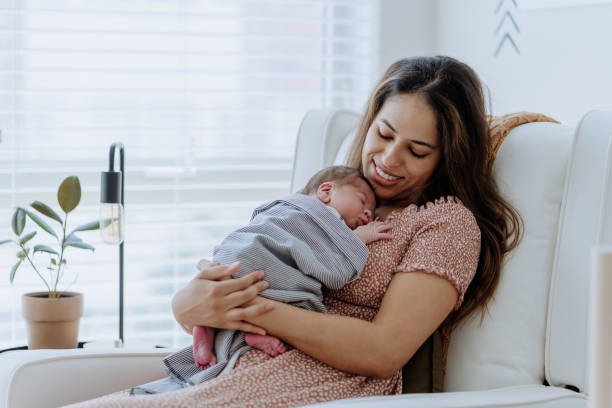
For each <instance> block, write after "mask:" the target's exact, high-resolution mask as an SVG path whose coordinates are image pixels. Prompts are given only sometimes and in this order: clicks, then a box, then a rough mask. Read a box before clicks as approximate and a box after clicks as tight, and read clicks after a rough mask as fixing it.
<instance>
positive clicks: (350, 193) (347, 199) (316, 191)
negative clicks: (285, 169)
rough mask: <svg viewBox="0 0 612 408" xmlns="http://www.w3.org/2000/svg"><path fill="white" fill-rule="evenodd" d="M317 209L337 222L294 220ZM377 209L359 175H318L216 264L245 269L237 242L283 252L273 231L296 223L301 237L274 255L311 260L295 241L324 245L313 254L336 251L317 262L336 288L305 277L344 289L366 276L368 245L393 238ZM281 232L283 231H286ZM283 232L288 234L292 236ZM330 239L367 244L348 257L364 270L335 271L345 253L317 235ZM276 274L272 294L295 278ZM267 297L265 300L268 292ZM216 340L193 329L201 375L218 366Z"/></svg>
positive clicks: (270, 209) (261, 218)
mask: <svg viewBox="0 0 612 408" xmlns="http://www.w3.org/2000/svg"><path fill="white" fill-rule="evenodd" d="M305 203H306V204H305ZM321 204H323V205H321ZM313 206H314V208H315V209H316V210H321V209H322V210H323V211H327V214H326V215H332V217H329V218H331V220H332V221H331V222H328V221H329V220H317V217H316V215H315V216H312V214H311V216H308V215H306V216H304V214H302V215H301V216H299V217H296V215H295V214H294V213H295V212H300V213H308V212H309V211H310V210H309V207H313ZM286 207H289V208H286ZM318 207H320V208H318ZM375 207H376V199H375V196H374V192H373V191H372V188H371V187H370V185H369V183H368V181H366V179H365V178H363V177H362V176H361V174H360V173H359V172H358V171H357V170H356V169H353V168H350V167H345V166H332V167H328V168H325V169H323V170H321V171H319V172H318V173H316V174H315V175H314V176H313V177H312V178H311V179H310V180H309V182H308V183H307V185H306V187H304V188H303V189H302V190H300V191H299V194H297V195H292V196H288V197H285V198H283V199H280V200H276V201H273V202H271V203H267V204H265V205H263V206H262V207H259V208H258V209H257V210H255V212H254V214H253V217H252V219H251V223H250V224H249V226H250V227H251V228H250V229H249V230H248V231H245V230H244V229H240V230H238V231H237V234H235V233H232V234H230V236H228V238H226V239H225V240H224V241H223V242H222V243H221V245H220V246H218V247H217V248H215V253H214V256H213V260H214V261H215V262H216V263H219V264H227V263H228V262H229V261H235V260H240V261H242V263H243V264H244V263H245V260H244V259H243V256H244V255H245V251H244V245H236V242H237V241H242V242H244V241H245V240H246V241H250V240H251V239H259V240H260V241H261V243H262V245H263V247H262V248H260V249H263V250H265V251H266V252H267V251H268V250H269V249H270V247H273V248H274V247H278V246H279V244H278V240H279V239H278V237H281V236H282V233H279V229H278V228H274V227H271V225H277V226H278V225H280V224H282V223H287V222H291V220H292V222H293V223H295V225H297V227H298V228H299V230H297V231H296V232H297V234H295V233H294V232H291V231H289V234H290V235H293V236H292V237H289V238H288V237H281V238H280V240H281V241H282V243H281V245H280V246H281V247H285V248H283V249H282V250H281V251H280V252H277V251H276V250H278V248H274V249H273V252H277V254H278V255H279V256H283V257H286V256H290V257H295V256H298V257H300V256H302V257H306V258H308V257H309V255H310V254H309V253H308V251H304V249H305V248H304V247H305V245H304V240H303V239H302V237H300V236H298V237H295V235H306V236H308V241H309V242H308V243H306V245H311V246H312V245H313V244H314V245H316V244H319V245H317V246H318V247H316V248H310V251H312V252H313V253H316V254H321V253H322V252H323V253H324V252H329V251H330V250H331V252H332V253H333V254H332V256H330V257H327V256H326V255H323V256H318V257H319V262H320V263H322V265H321V266H322V267H323V269H325V270H326V271H324V273H328V274H330V273H333V274H334V275H335V276H333V277H331V278H333V279H332V280H334V281H335V282H328V280H329V278H330V277H321V276H316V274H312V273H309V271H304V270H302V268H298V269H300V270H301V271H302V272H305V273H307V274H310V275H311V276H313V277H314V278H315V279H319V280H320V282H321V283H323V284H324V285H325V286H328V285H330V286H331V287H332V288H334V289H339V288H340V287H342V286H344V284H346V283H348V282H350V281H352V280H354V279H356V278H357V277H358V275H359V273H360V272H361V269H362V268H363V264H364V263H365V258H366V256H367V248H366V247H365V244H369V243H371V242H374V241H377V240H379V239H390V238H391V235H390V234H389V230H390V228H391V227H390V226H388V225H387V224H385V223H382V222H379V221H375V222H372V220H373V215H374V208H375ZM339 221H340V222H339ZM321 222H323V223H325V224H326V225H327V227H329V228H328V229H329V230H330V231H331V232H330V231H325V230H324V229H322V228H320V226H318V225H317V224H318V223H321ZM253 225H258V227H255V228H252V227H253ZM347 227H348V228H347ZM281 229H283V228H282V227H281ZM283 232H284V234H287V231H283ZM330 233H331V234H339V235H338V236H336V237H334V239H335V240H338V241H342V242H343V243H342V245H353V246H358V245H356V244H355V243H354V242H352V243H351V241H355V238H357V239H358V240H359V241H360V243H362V244H363V245H362V246H361V247H360V248H356V249H355V248H352V249H350V248H349V249H345V252H347V253H346V254H345V255H348V256H353V252H354V251H357V252H360V254H359V255H360V258H361V259H359V260H358V262H357V265H358V267H359V269H358V270H355V265H350V263H349V264H348V265H346V268H345V269H346V272H348V273H346V272H345V273H343V274H335V273H334V270H336V269H337V268H338V261H337V258H338V256H339V255H338V252H343V249H342V248H340V249H339V248H335V247H333V246H332V247H331V248H330V247H328V246H327V245H325V244H324V242H325V239H324V238H323V237H321V238H318V237H317V235H321V236H324V235H328V234H330ZM266 235H271V236H276V239H272V240H270V241H269V242H266V241H268V240H266V238H265V237H266ZM249 246H250V248H249V251H250V252H252V253H251V254H249V255H248V257H249V258H253V257H256V258H259V261H260V262H259V264H258V268H257V269H268V268H267V266H269V265H267V263H266V261H265V260H264V259H265V257H262V256H261V255H260V254H259V253H258V251H257V248H256V247H253V246H252V245H250V244H249ZM291 247H293V248H291ZM287 249H288V250H287ZM228 252H229V254H228ZM228 255H229V257H228ZM241 255H242V256H241ZM354 260H357V259H354ZM247 262H248V261H247ZM284 262H285V263H290V264H292V266H293V267H295V266H297V264H299V263H300V262H299V261H296V260H291V261H290V262H287V260H285V261H284ZM345 263H346V262H345ZM252 267H255V266H252ZM250 271H252V270H251V269H249V272H250ZM310 272H312V271H310ZM272 273H273V270H266V280H267V281H268V282H269V283H270V289H271V290H274V289H286V288H282V287H278V286H276V285H274V282H275V280H282V279H290V278H288V277H283V276H278V277H276V278H277V279H274V278H275V277H273V276H271V275H272ZM282 273H283V272H281V274H282ZM309 280H310V279H309ZM318 289H320V284H319V285H318ZM268 290H269V289H268ZM263 295H264V296H265V292H264V293H263ZM318 296H319V301H320V300H321V299H320V297H321V294H320V293H318ZM291 297H292V296H288V299H287V300H288V301H292V300H296V299H291ZM292 303H294V302H292ZM315 309H319V310H320V309H321V307H315ZM323 309H324V308H323ZM214 338H215V329H214V328H210V327H202V326H196V327H194V328H193V357H194V361H195V363H196V365H197V366H198V367H199V368H200V369H206V368H208V367H210V366H213V365H215V364H216V363H217V358H216V356H215V354H214V353H213V344H214V343H215V339H214ZM244 340H245V341H246V344H248V345H249V346H251V347H254V348H257V349H260V350H262V351H264V352H266V353H268V354H269V355H271V356H276V355H279V354H282V353H284V352H285V347H284V345H283V343H282V341H280V340H279V339H278V338H276V337H273V336H268V335H265V336H264V335H259V334H252V333H247V334H246V335H245V338H244Z"/></svg>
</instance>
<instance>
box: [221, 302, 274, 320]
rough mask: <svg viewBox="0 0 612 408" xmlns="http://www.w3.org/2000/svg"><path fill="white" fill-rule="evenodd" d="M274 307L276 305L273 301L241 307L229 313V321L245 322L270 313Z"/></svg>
mask: <svg viewBox="0 0 612 408" xmlns="http://www.w3.org/2000/svg"><path fill="white" fill-rule="evenodd" d="M273 307H274V303H273V302H272V301H269V300H267V301H263V302H258V303H256V304H254V305H251V306H248V307H239V308H234V309H232V310H230V311H228V312H227V315H226V316H227V318H228V320H232V321H245V320H249V319H252V318H255V317H257V316H261V315H262V314H264V313H266V312H268V311H270V310H271V309H272V308H273Z"/></svg>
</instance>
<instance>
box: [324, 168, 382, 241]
mask: <svg viewBox="0 0 612 408" xmlns="http://www.w3.org/2000/svg"><path fill="white" fill-rule="evenodd" d="M332 185H333V187H332V189H331V191H330V195H329V202H328V203H327V205H329V206H330V207H334V208H335V209H336V210H337V211H338V212H339V213H340V215H341V216H342V218H343V219H344V222H345V223H346V225H348V227H349V228H350V229H355V228H357V227H359V226H362V225H365V224H367V223H369V222H370V221H372V217H373V216H374V208H375V207H376V198H375V197H374V192H373V191H372V189H371V188H370V186H368V183H366V182H365V181H364V180H362V179H361V178H359V177H357V178H355V180H353V182H351V183H349V184H338V183H332Z"/></svg>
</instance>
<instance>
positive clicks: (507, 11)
mask: <svg viewBox="0 0 612 408" xmlns="http://www.w3.org/2000/svg"><path fill="white" fill-rule="evenodd" d="M517 7H518V4H517V3H516V0H500V1H499V3H497V7H496V8H495V15H496V16H497V17H498V19H499V23H498V24H497V29H496V30H495V36H496V37H497V38H499V42H498V45H497V49H496V50H495V54H494V55H495V57H497V56H498V55H499V53H500V52H501V50H502V49H503V48H504V47H505V48H509V47H512V49H514V51H515V52H516V54H517V55H520V54H521V52H520V51H519V48H518V46H517V45H516V42H515V41H514V38H513V37H512V35H513V34H514V36H515V37H516V35H517V34H519V33H520V32H521V30H520V28H519V26H518V24H517V23H516V19H515V18H514V16H513V15H512V12H513V11H516V8H517ZM506 44H508V45H506Z"/></svg>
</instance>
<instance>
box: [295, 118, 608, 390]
mask: <svg viewBox="0 0 612 408" xmlns="http://www.w3.org/2000/svg"><path fill="white" fill-rule="evenodd" d="M358 119H359V115H358V114H356V113H354V112H348V111H337V110H333V109H316V110H313V111H310V112H309V113H308V114H307V115H306V116H305V117H304V119H303V122H302V125H301V126H300V131H299V133H298V142H297V144H296V156H295V163H294V171H293V178H292V184H291V190H292V191H295V190H297V189H298V188H300V187H301V186H303V185H304V184H305V182H306V180H308V178H309V177H310V176H311V175H312V174H313V173H314V172H315V171H317V170H319V169H320V168H322V167H325V166H328V165H331V164H332V163H334V162H338V161H339V159H338V158H337V157H336V156H337V154H338V150H339V149H340V150H342V149H341V145H342V143H343V141H344V142H345V145H346V141H345V139H346V137H347V135H348V134H350V133H351V131H352V130H353V129H354V128H355V127H356V125H357V122H358ZM611 163H612V113H610V112H590V113H588V114H587V115H585V117H584V118H583V120H582V121H581V123H580V125H579V126H577V128H576V129H573V128H571V127H568V126H562V125H558V124H552V123H531V124H525V125H522V126H519V127H517V128H515V129H514V130H513V131H512V132H511V133H510V134H509V135H508V136H507V138H506V140H505V142H504V144H503V146H502V148H501V149H500V151H499V154H498V157H497V159H496V162H495V172H496V180H497V182H498V184H499V187H500V190H501V192H502V194H503V195H504V196H505V197H506V198H507V199H508V200H509V201H510V202H511V203H512V204H513V205H514V206H515V208H516V209H517V210H518V212H519V213H520V214H521V216H522V218H523V220H524V223H525V234H524V237H523V240H522V242H521V244H520V245H519V247H518V248H517V249H516V250H515V251H513V252H512V253H511V254H509V256H507V257H506V259H505V263H504V267H503V269H502V276H501V280H500V284H499V287H498V289H497V292H496V294H495V297H494V299H493V301H492V302H491V303H490V306H489V313H488V314H487V315H486V317H485V319H484V321H483V322H482V324H480V315H477V314H475V315H473V316H472V317H471V318H469V319H467V320H466V322H465V323H464V324H463V325H462V326H461V327H459V328H458V329H457V330H455V332H454V333H453V336H452V340H451V345H450V349H449V356H448V364H447V375H446V384H445V389H446V390H448V391H463V390H477V389H490V388H497V387H505V386H512V385H522V384H542V383H543V382H544V380H545V379H546V380H547V381H548V383H549V384H551V385H555V386H567V385H571V386H573V387H576V388H577V389H578V390H580V391H583V392H588V384H587V379H586V359H587V350H586V346H587V339H586V333H587V330H586V324H587V320H588V319H587V311H588V302H587V301H588V290H589V287H588V284H589V274H588V270H589V249H590V248H591V247H592V246H593V245H596V244H605V243H608V244H609V243H612V207H611V206H610V204H611V203H612V197H611V196H612V176H611V172H612V169H611V168H612V164H611Z"/></svg>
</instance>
